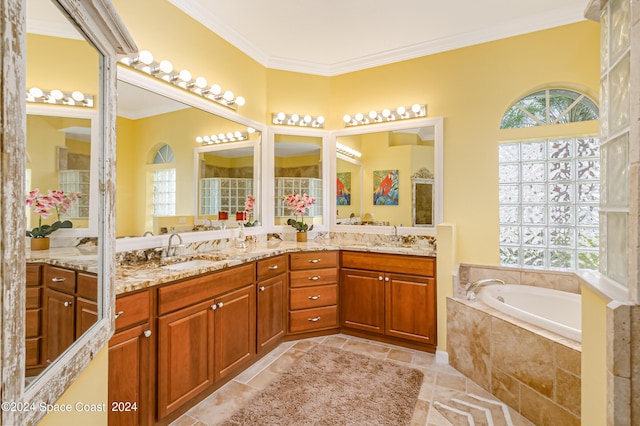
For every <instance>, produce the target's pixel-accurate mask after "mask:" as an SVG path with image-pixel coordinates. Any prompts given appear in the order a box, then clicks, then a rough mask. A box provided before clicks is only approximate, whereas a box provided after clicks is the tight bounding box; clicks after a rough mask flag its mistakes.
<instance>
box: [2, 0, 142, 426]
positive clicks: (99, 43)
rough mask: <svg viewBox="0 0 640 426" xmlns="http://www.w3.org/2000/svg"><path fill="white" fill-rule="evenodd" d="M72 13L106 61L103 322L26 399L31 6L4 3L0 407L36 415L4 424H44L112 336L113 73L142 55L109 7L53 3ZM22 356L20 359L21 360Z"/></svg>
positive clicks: (100, 1) (105, 2) (90, 0)
mask: <svg viewBox="0 0 640 426" xmlns="http://www.w3.org/2000/svg"><path fill="white" fill-rule="evenodd" d="M52 1H54V2H55V3H57V5H58V6H59V7H60V8H61V9H62V10H64V11H65V12H66V14H67V15H68V16H69V17H70V18H71V19H72V20H73V21H74V23H75V25H76V26H77V27H78V29H79V30H80V31H81V32H83V33H84V34H85V36H86V37H87V39H88V40H90V42H91V43H92V44H93V45H94V47H95V48H96V49H97V50H98V51H99V52H100V53H101V55H102V58H101V64H100V71H101V74H100V75H101V78H100V89H101V90H100V95H101V96H99V101H100V106H101V113H102V115H101V117H100V118H101V120H99V122H100V133H101V136H102V143H101V144H100V148H101V149H100V153H99V166H100V167H99V180H100V185H99V186H100V188H99V189H100V192H101V193H102V196H101V197H100V203H99V211H100V212H102V213H105V214H103V215H101V216H100V219H99V222H98V231H99V233H100V234H101V235H100V236H101V237H102V240H103V241H102V245H100V246H99V251H98V263H99V267H98V271H99V273H101V275H102V276H101V279H102V291H103V292H102V294H101V295H99V301H100V302H99V303H100V304H99V308H98V309H99V313H100V319H99V321H98V322H97V323H96V324H95V325H94V326H93V327H92V328H91V329H90V330H88V331H87V332H86V333H85V334H84V335H82V336H81V337H80V338H79V339H78V340H76V342H74V344H73V345H72V346H71V347H70V348H69V349H67V350H66V351H65V352H64V353H63V354H62V355H61V356H60V357H59V358H58V359H57V360H56V362H55V363H53V364H52V365H51V366H49V367H48V368H47V369H46V370H45V371H44V372H43V373H42V375H41V376H40V377H39V378H38V380H36V381H35V382H34V383H33V384H32V385H31V386H29V388H28V389H27V390H26V391H25V386H24V367H25V339H24V333H25V317H24V309H25V295H26V291H25V286H24V282H25V280H26V259H25V237H24V236H25V225H26V224H25V221H24V220H23V219H22V217H23V216H24V208H25V207H24V194H25V185H24V174H25V166H26V158H25V145H26V144H25V143H24V141H25V140H26V139H25V138H26V102H25V97H24V96H25V95H24V90H25V89H24V88H25V87H26V74H25V67H26V65H25V64H26V59H25V58H26V0H0V14H1V16H3V17H6V19H3V20H2V22H0V34H1V36H2V49H1V50H2V52H1V53H0V54H1V55H2V64H3V66H2V71H0V72H1V73H2V83H1V85H2V88H1V93H2V94H1V95H0V97H1V98H2V112H1V115H0V121H1V124H3V125H2V126H1V130H0V145H1V148H2V152H3V157H4V161H3V163H2V166H1V167H2V168H1V170H0V173H1V177H2V182H3V184H2V187H1V189H0V196H1V197H2V199H4V200H8V202H6V203H3V208H2V209H1V211H0V222H1V223H0V232H1V233H2V234H1V235H2V239H1V241H0V245H1V246H2V254H1V256H2V264H1V265H2V266H0V268H1V271H0V274H1V281H0V286H1V288H0V291H1V293H2V294H1V297H2V299H1V300H2V306H1V307H2V314H1V316H0V337H1V339H2V349H1V351H0V370H1V373H0V374H1V377H0V379H1V382H2V401H3V402H10V403H26V402H28V403H29V404H34V405H33V407H36V409H34V410H28V411H10V410H9V411H4V410H3V411H0V422H1V423H2V424H34V423H36V422H38V421H39V420H40V419H41V418H42V417H44V416H45V414H46V413H45V412H44V411H42V410H39V409H37V407H40V404H42V403H45V404H47V403H48V404H52V403H54V402H56V401H57V400H58V399H59V398H60V396H61V395H62V394H63V393H64V392H65V390H66V389H67V388H68V386H69V385H70V384H71V383H73V382H74V381H75V380H76V379H77V378H78V376H79V375H80V374H81V373H82V371H83V370H84V369H85V368H86V366H87V365H88V364H89V363H90V362H91V360H92V359H93V358H94V356H95V355H96V354H97V353H98V351H100V350H101V349H103V348H104V347H105V345H107V343H108V340H109V338H110V337H111V335H112V334H113V330H114V319H113V310H114V303H115V295H114V292H113V289H114V284H115V275H114V272H113V268H112V264H113V262H114V246H115V215H114V214H113V208H114V207H115V117H116V115H115V113H116V110H115V101H114V100H115V78H116V76H115V66H116V55H117V54H132V53H135V52H136V51H137V47H136V45H135V42H134V41H133V39H132V38H131V36H130V35H129V32H128V31H127V29H126V28H125V26H124V24H123V22H122V21H121V19H120V18H119V16H118V14H117V12H116V10H115V8H114V6H113V4H112V3H111V1H109V0H86V1H82V2H80V1H78V0H52ZM16 353H17V356H16Z"/></svg>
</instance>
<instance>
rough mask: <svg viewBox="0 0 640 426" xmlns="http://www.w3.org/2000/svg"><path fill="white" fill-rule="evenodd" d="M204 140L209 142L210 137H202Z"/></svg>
mask: <svg viewBox="0 0 640 426" xmlns="http://www.w3.org/2000/svg"><path fill="white" fill-rule="evenodd" d="M202 139H203V140H204V141H205V142H209V141H210V140H211V138H210V137H209V136H205V137H203V138H202Z"/></svg>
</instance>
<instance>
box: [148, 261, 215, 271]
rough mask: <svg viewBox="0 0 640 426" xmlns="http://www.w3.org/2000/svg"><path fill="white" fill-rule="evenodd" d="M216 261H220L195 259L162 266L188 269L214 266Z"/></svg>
mask: <svg viewBox="0 0 640 426" xmlns="http://www.w3.org/2000/svg"><path fill="white" fill-rule="evenodd" d="M216 263H218V262H215V261H213V260H207V259H194V260H189V261H187V262H180V263H173V264H171V265H165V266H161V268H162V269H169V270H171V271H184V270H187V269H199V268H208V267H210V266H214V265H215V264H216Z"/></svg>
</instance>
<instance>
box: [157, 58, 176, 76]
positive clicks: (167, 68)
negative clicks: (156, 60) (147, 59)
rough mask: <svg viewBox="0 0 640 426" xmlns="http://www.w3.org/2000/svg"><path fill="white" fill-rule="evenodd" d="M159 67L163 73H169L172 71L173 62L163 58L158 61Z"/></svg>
mask: <svg viewBox="0 0 640 426" xmlns="http://www.w3.org/2000/svg"><path fill="white" fill-rule="evenodd" d="M159 68H160V71H162V72H163V73H165V74H169V73H170V72H171V71H173V64H172V63H171V62H169V61H167V60H166V59H165V60H164V61H162V62H160V65H159Z"/></svg>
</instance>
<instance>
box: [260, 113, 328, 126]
mask: <svg viewBox="0 0 640 426" xmlns="http://www.w3.org/2000/svg"><path fill="white" fill-rule="evenodd" d="M272 121H273V124H286V125H287V126H299V127H315V128H320V129H321V128H323V127H324V117H323V116H321V115H319V116H317V117H312V116H310V115H308V114H307V115H304V116H301V115H298V114H285V113H284V112H278V113H273V120H272Z"/></svg>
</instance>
